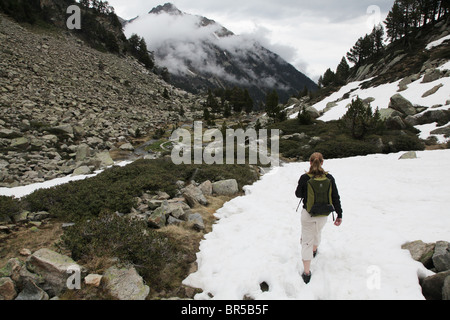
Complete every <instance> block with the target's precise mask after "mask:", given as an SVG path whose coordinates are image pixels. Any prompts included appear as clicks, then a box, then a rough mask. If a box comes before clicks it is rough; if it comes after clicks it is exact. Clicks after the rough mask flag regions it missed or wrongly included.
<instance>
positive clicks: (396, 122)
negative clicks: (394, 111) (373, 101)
mask: <svg viewBox="0 0 450 320" xmlns="http://www.w3.org/2000/svg"><path fill="white" fill-rule="evenodd" d="M386 128H387V129H390V130H403V129H405V128H406V124H405V123H404V122H403V120H402V118H401V117H399V116H395V117H390V118H389V119H387V120H386Z"/></svg>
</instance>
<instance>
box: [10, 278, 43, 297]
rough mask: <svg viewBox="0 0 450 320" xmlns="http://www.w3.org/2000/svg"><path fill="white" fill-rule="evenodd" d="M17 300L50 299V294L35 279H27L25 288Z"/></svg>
mask: <svg viewBox="0 0 450 320" xmlns="http://www.w3.org/2000/svg"><path fill="white" fill-rule="evenodd" d="M15 300H49V296H48V294H47V293H46V292H45V291H44V290H42V289H41V288H39V287H38V286H37V285H36V284H35V283H34V282H33V281H26V282H25V285H24V288H23V290H22V291H21V292H20V293H19V295H18V296H17V297H16V299H15Z"/></svg>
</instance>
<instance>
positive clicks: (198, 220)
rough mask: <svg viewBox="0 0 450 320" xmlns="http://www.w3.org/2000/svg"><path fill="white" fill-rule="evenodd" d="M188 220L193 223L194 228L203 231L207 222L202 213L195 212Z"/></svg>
mask: <svg viewBox="0 0 450 320" xmlns="http://www.w3.org/2000/svg"><path fill="white" fill-rule="evenodd" d="M188 221H189V222H192V223H193V228H194V229H195V230H197V231H202V230H204V229H205V224H204V222H203V218H202V216H201V214H200V213H193V214H191V215H189V217H188Z"/></svg>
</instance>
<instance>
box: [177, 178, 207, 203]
mask: <svg viewBox="0 0 450 320" xmlns="http://www.w3.org/2000/svg"><path fill="white" fill-rule="evenodd" d="M181 192H182V193H183V197H184V199H186V202H187V204H188V205H189V206H190V207H191V208H192V207H194V206H196V205H197V204H201V205H205V206H206V205H207V204H208V200H206V198H205V196H204V195H203V193H202V190H201V189H200V188H199V187H197V186H195V185H193V184H190V185H188V186H187V187H185V188H183V189H182V190H181Z"/></svg>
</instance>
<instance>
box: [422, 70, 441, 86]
mask: <svg viewBox="0 0 450 320" xmlns="http://www.w3.org/2000/svg"><path fill="white" fill-rule="evenodd" d="M441 77H442V72H441V70H439V69H432V70H427V71H426V73H425V75H424V76H423V80H422V83H428V82H433V81H436V80H438V79H439V78H441Z"/></svg>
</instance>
